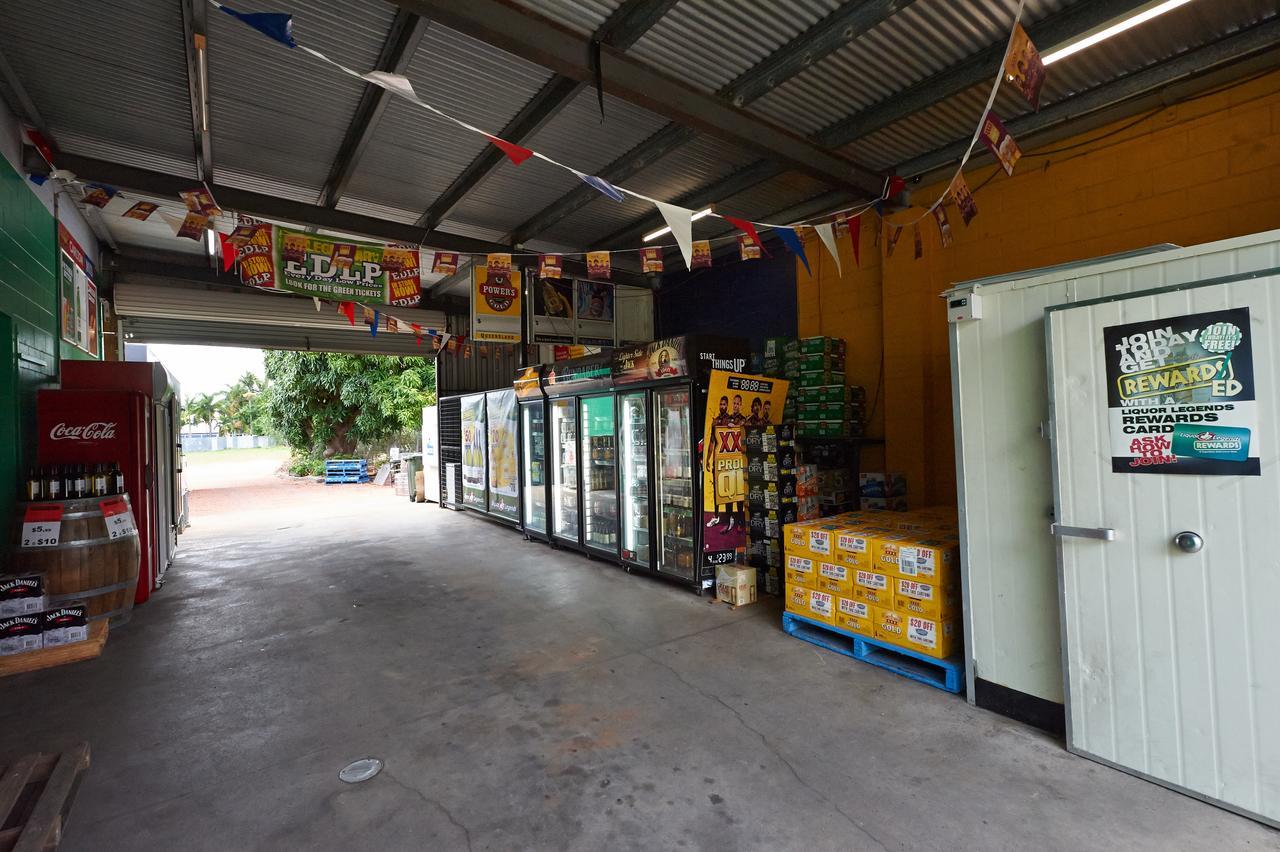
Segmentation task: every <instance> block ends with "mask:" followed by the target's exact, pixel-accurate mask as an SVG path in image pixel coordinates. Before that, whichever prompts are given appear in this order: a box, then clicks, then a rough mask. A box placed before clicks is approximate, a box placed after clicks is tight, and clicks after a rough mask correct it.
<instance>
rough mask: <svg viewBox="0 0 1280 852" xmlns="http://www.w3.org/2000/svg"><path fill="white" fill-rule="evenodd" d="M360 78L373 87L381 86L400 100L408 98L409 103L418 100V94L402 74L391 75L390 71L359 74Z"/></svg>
mask: <svg viewBox="0 0 1280 852" xmlns="http://www.w3.org/2000/svg"><path fill="white" fill-rule="evenodd" d="M360 76H361V77H363V78H364V79H366V80H368V81H369V82H370V83H372V84H373V85H375V86H381V87H382V88H384V89H386V90H387V91H388V92H391V93H392V94H396V95H400V97H402V98H408V99H409V100H411V101H416V100H417V99H418V93H417V92H415V91H414V90H413V84H412V83H410V82H409V78H408V77H406V76H404V75H403V74H393V73H391V72H390V71H370V72H369V73H368V74H361V75H360Z"/></svg>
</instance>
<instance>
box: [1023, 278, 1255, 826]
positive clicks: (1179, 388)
mask: <svg viewBox="0 0 1280 852" xmlns="http://www.w3.org/2000/svg"><path fill="white" fill-rule="evenodd" d="M1273 272H1274V270H1273ZM1278 296H1280V276H1277V275H1274V274H1272V275H1269V276H1268V275H1261V276H1244V275H1242V276H1234V277H1232V278H1227V279H1219V280H1217V281H1210V282H1203V283H1200V284H1193V285H1188V286H1185V287H1180V288H1170V289H1167V290H1154V291H1150V292H1148V293H1145V294H1139V295H1134V296H1128V297H1125V298H1116V299H1107V300H1098V301H1096V302H1086V303H1078V304H1076V305H1070V306H1066V305H1064V306H1061V307H1059V308H1051V309H1049V311H1048V316H1047V319H1048V322H1047V323H1046V325H1047V330H1048V352H1049V381H1050V385H1051V388H1050V399H1051V404H1052V418H1053V440H1052V446H1053V465H1054V502H1055V517H1056V520H1057V523H1056V524H1055V525H1054V529H1055V532H1057V534H1058V564H1059V583H1060V592H1061V601H1062V630H1063V643H1062V644H1063V654H1064V660H1063V669H1064V672H1065V681H1066V684H1065V691H1066V695H1067V737H1068V747H1069V748H1070V749H1071V750H1072V751H1074V752H1077V753H1079V754H1082V755H1085V756H1088V757H1091V758H1094V759H1097V760H1100V761H1102V762H1105V763H1108V764H1111V765H1113V766H1115V767H1117V768H1120V769H1124V770H1126V771H1129V772H1133V773H1135V774H1139V775H1142V776H1144V777H1146V778H1149V779H1150V780H1153V781H1157V782H1159V783H1161V784H1165V785H1167V786H1170V787H1174V788H1176V789H1179V790H1182V791H1184V792H1187V793H1190V794H1192V795H1195V796H1198V797H1200V798H1204V799H1207V800H1210V801H1213V802H1215V803H1217V804H1220V805H1222V806H1225V807H1227V808H1230V809H1232V810H1236V811H1239V812H1242V813H1246V814H1248V815H1250V816H1254V817H1255V818H1258V819H1261V820H1263V821H1264V822H1268V823H1270V824H1272V825H1280V611H1278V608H1280V472H1278V471H1277V469H1276V452H1277V447H1280V425H1278V424H1280V412H1278V411H1277V403H1276V393H1275V388H1276V382H1277V380H1280V376H1277V364H1278V363H1280V344H1277V341H1276V337H1275V334H1274V333H1273V332H1272V331H1271V321H1272V319H1274V318H1276V317H1277V309H1276V300H1277V297H1278ZM1242 308H1243V309H1246V311H1247V313H1242V312H1241V311H1240V310H1239V309H1242ZM1242 318H1243V319H1242ZM1240 326H1243V327H1240ZM1233 328H1234V329H1235V330H1234V331H1233ZM1250 361H1251V367H1252V371H1251V374H1250V369H1249V368H1250V363H1249V362H1250ZM1250 397H1253V398H1255V399H1256V401H1254V402H1252V403H1250V402H1249V398H1250ZM1210 415H1212V416H1210ZM1130 456H1132V458H1131V457H1130ZM1180 534H1182V535H1180Z"/></svg>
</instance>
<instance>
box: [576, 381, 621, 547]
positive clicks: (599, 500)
mask: <svg viewBox="0 0 1280 852" xmlns="http://www.w3.org/2000/svg"><path fill="white" fill-rule="evenodd" d="M581 404H582V416H581V419H580V423H581V424H582V439H581V440H582V454H581V458H582V463H583V471H582V501H583V502H582V509H583V511H582V518H583V523H584V525H585V528H584V530H583V532H584V535H583V541H584V542H585V543H586V544H587V545H588V546H590V547H594V548H596V549H597V550H608V551H617V549H618V480H617V475H618V474H617V470H618V460H617V453H618V439H617V437H616V436H615V435H614V428H613V426H614V423H613V395H612V394H609V395H608V396H588V397H583V399H582V401H581Z"/></svg>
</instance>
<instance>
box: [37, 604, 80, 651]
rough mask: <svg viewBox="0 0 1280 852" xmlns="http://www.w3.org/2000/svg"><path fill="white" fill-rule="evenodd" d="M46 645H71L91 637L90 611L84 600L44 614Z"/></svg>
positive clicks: (50, 646)
mask: <svg viewBox="0 0 1280 852" xmlns="http://www.w3.org/2000/svg"><path fill="white" fill-rule="evenodd" d="M42 618H43V620H44V625H43V626H44V647H46V648H53V647H56V646H58V645H70V644H72V643H73V642H83V641H84V640H86V639H88V638H89V612H88V608H87V607H86V606H85V604H84V603H83V602H82V601H75V602H72V603H69V604H64V605H63V606H60V607H56V608H54V609H47V610H45V611H44V613H43V614H42Z"/></svg>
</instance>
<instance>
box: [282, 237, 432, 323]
mask: <svg viewBox="0 0 1280 852" xmlns="http://www.w3.org/2000/svg"><path fill="white" fill-rule="evenodd" d="M274 230H275V233H274V237H275V239H274V243H275V245H274V247H273V258H274V261H275V263H274V268H275V269H274V271H275V278H276V286H277V287H279V288H280V289H282V290H288V291H290V292H293V293H298V294H300V295H303V296H315V297H317V298H320V299H335V300H338V301H344V302H359V303H361V304H366V305H385V304H398V305H416V304H417V303H418V299H419V298H420V296H421V292H422V284H421V265H420V259H419V257H418V250H417V248H416V247H415V248H407V247H404V246H391V245H385V244H383V243H365V242H355V241H353V240H337V239H334V238H333V237H327V236H323V235H320V234H308V233H306V232H305V231H294V230H291V229H289V228H281V227H277V228H275V229H274ZM393 300H394V301H393Z"/></svg>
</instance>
